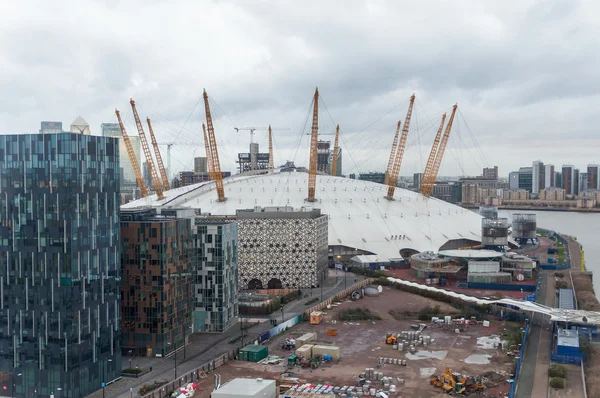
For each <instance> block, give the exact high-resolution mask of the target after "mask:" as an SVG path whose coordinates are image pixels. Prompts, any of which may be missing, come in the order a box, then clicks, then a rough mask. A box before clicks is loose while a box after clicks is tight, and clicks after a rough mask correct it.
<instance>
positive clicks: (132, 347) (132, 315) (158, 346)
mask: <svg viewBox="0 0 600 398" xmlns="http://www.w3.org/2000/svg"><path fill="white" fill-rule="evenodd" d="M193 222H194V210H191V209H182V210H167V209H163V211H162V213H161V214H160V215H157V213H156V209H145V210H123V212H122V213H121V238H122V250H121V264H122V275H123V284H122V286H121V291H122V299H123V300H122V303H121V305H122V310H123V311H122V312H123V324H122V329H121V330H122V331H123V337H122V343H121V346H122V350H123V353H124V354H129V351H131V354H132V355H141V356H148V357H150V356H156V355H161V356H164V355H167V354H168V353H170V352H171V351H173V350H175V349H176V348H180V347H183V342H184V339H185V338H186V337H188V336H189V335H190V334H191V333H192V329H191V315H192V308H193V297H192V286H193V274H192V272H193V271H192V266H193V265H192V263H191V258H190V254H191V252H190V247H191V244H192V234H193V229H192V226H193Z"/></svg>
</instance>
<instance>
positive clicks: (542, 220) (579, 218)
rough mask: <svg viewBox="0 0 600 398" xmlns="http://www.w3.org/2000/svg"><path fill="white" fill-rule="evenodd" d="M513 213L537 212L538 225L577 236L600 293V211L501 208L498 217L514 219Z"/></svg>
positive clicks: (595, 288)
mask: <svg viewBox="0 0 600 398" xmlns="http://www.w3.org/2000/svg"><path fill="white" fill-rule="evenodd" d="M513 213H528V214H530V213H535V214H536V215H537V225H538V227H541V228H546V229H551V230H554V231H556V232H562V233H565V234H567V235H572V236H576V237H577V240H578V241H579V242H580V243H581V244H582V245H583V250H584V251H585V266H586V268H587V269H588V270H589V271H593V272H594V290H595V291H596V296H598V295H599V294H600V277H599V275H600V244H599V243H600V242H599V241H600V213H575V212H566V211H565V212H562V211H526V210H499V211H498V217H507V218H508V219H509V220H511V221H512V214H513Z"/></svg>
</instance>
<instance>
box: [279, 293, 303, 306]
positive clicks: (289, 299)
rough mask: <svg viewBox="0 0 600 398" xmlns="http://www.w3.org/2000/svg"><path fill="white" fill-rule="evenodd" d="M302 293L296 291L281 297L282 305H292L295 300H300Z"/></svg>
mask: <svg viewBox="0 0 600 398" xmlns="http://www.w3.org/2000/svg"><path fill="white" fill-rule="evenodd" d="M301 293H302V292H301V291H300V290H294V291H293V292H291V293H288V294H286V295H285V296H282V297H281V304H287V303H291V302H292V301H294V300H298V299H299V298H300V297H301V296H300V295H301Z"/></svg>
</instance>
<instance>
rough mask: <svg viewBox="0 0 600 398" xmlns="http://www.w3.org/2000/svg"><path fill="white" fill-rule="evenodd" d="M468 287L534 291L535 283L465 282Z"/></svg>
mask: <svg viewBox="0 0 600 398" xmlns="http://www.w3.org/2000/svg"><path fill="white" fill-rule="evenodd" d="M467 285H468V287H469V289H484V290H509V291H514V292H520V291H521V290H523V291H524V292H535V288H536V286H535V285H511V284H508V283H479V282H467Z"/></svg>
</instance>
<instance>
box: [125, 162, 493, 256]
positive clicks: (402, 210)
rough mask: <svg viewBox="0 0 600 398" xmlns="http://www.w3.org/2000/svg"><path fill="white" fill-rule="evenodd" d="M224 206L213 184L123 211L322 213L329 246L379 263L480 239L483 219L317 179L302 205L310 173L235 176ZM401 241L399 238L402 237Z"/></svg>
mask: <svg viewBox="0 0 600 398" xmlns="http://www.w3.org/2000/svg"><path fill="white" fill-rule="evenodd" d="M223 183H224V188H225V196H226V198H227V200H226V201H225V202H219V201H218V200H217V192H216V190H215V184H214V182H212V181H211V182H205V183H200V184H195V185H190V186H186V187H181V188H176V189H172V190H170V191H167V192H165V199H163V200H160V201H159V200H157V199H156V195H151V196H148V197H146V198H142V199H139V200H136V201H133V202H130V203H127V204H126V205H123V206H122V208H123V209H127V208H135V207H141V206H153V207H161V206H165V207H168V206H173V207H191V208H197V209H200V210H201V212H202V213H203V214H204V213H210V214H212V215H235V213H236V210H238V209H251V208H254V207H255V206H263V207H265V206H292V207H295V208H299V207H313V208H318V209H321V212H322V213H323V214H327V215H328V216H329V245H330V246H332V245H343V246H348V247H353V248H357V249H361V250H366V251H369V252H372V253H375V254H377V255H379V256H380V257H382V258H384V257H385V258H399V257H400V250H401V249H414V250H417V251H426V250H433V251H437V250H438V249H439V248H440V247H441V246H442V245H444V244H445V243H446V242H448V241H449V240H453V239H469V240H473V241H478V242H479V241H480V240H481V216H480V215H478V214H476V213H474V212H472V211H470V210H467V209H463V208H461V207H459V206H456V205H453V204H450V203H448V202H444V201H442V200H439V199H436V198H427V197H425V196H423V195H421V194H419V193H416V192H413V191H409V190H406V189H401V188H396V191H395V195H394V198H395V200H393V201H389V200H387V199H385V198H384V197H385V195H386V194H387V190H388V187H387V186H386V185H382V184H377V183H374V182H369V181H361V180H353V179H349V178H342V177H333V176H329V175H317V188H316V195H315V196H316V199H317V200H316V202H308V201H306V200H305V199H306V197H307V195H308V194H307V191H308V187H307V184H308V174H306V173H302V172H279V171H275V172H274V173H270V174H262V175H238V176H232V177H229V178H226V179H225V180H223ZM404 235H405V236H406V237H405V239H402V237H403V236H404Z"/></svg>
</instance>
